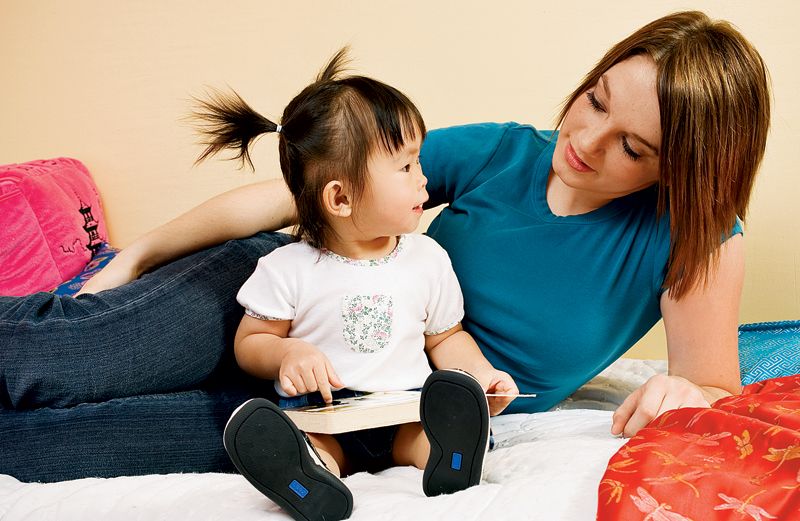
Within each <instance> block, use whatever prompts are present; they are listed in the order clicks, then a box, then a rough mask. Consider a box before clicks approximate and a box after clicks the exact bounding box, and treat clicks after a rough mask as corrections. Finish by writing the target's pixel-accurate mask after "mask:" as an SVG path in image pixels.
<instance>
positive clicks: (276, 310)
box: [236, 248, 297, 320]
mask: <svg viewBox="0 0 800 521" xmlns="http://www.w3.org/2000/svg"><path fill="white" fill-rule="evenodd" d="M279 250H280V248H279V249H277V250H275V251H273V252H272V253H270V254H269V255H266V256H264V257H261V258H260V259H259V260H258V265H257V266H256V269H255V271H254V272H253V274H252V275H250V278H249V279H247V280H246V281H245V283H244V285H242V287H241V289H240V290H239V293H238V294H237V295H236V300H237V301H239V304H241V305H242V306H244V309H245V313H247V314H248V315H250V316H252V317H255V318H259V319H262V320H294V317H295V306H294V303H295V300H296V291H297V288H296V287H295V284H294V281H295V277H294V276H293V275H292V266H291V264H290V263H289V262H287V261H288V259H287V258H286V256H285V255H281V254H280V253H279Z"/></svg>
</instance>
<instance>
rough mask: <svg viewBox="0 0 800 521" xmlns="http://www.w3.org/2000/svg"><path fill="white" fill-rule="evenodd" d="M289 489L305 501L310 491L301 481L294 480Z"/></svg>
mask: <svg viewBox="0 0 800 521" xmlns="http://www.w3.org/2000/svg"><path fill="white" fill-rule="evenodd" d="M289 489H290V490H291V491H292V492H294V493H295V494H297V496H298V497H299V498H300V499H305V497H306V496H307V495H308V489H307V488H306V487H304V486H303V485H301V484H300V482H299V481H297V480H296V479H293V480H292V482H291V483H289Z"/></svg>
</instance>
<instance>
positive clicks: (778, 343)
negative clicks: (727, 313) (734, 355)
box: [739, 320, 800, 385]
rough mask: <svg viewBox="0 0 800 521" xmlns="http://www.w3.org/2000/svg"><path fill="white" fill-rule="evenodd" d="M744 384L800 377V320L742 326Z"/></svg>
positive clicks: (740, 358)
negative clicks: (785, 377)
mask: <svg viewBox="0 0 800 521" xmlns="http://www.w3.org/2000/svg"><path fill="white" fill-rule="evenodd" d="M739 366H740V368H741V371H742V384H743V385H747V384H751V383H753V382H760V381H761V380H766V379H768V378H777V377H780V376H788V375H793V374H800V320H792V321H783V322H761V323H758V324H742V325H741V326H739Z"/></svg>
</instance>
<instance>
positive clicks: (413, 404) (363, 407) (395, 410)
mask: <svg viewBox="0 0 800 521" xmlns="http://www.w3.org/2000/svg"><path fill="white" fill-rule="evenodd" d="M421 394H422V393H421V392H420V391H386V392H375V393H369V394H365V395H363V396H354V397H352V398H342V399H338V400H334V401H333V403H330V404H326V405H308V406H305V407H294V408H291V409H284V411H283V412H285V413H286V415H287V416H289V418H290V419H291V420H292V421H293V422H294V423H295V425H297V428H298V429H300V430H301V431H306V432H315V433H320V434H338V433H340V432H351V431H360V430H363V429H373V428H375V427H385V426H387V425H398V424H401V423H410V422H418V421H419V399H420V395H421Z"/></svg>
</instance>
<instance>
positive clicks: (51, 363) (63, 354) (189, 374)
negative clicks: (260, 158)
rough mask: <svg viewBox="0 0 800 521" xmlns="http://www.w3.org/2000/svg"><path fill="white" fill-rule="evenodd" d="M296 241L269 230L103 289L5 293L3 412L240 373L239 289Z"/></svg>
mask: <svg viewBox="0 0 800 521" xmlns="http://www.w3.org/2000/svg"><path fill="white" fill-rule="evenodd" d="M290 240H291V239H290V237H289V236H287V235H283V234H273V233H270V234H268V233H262V234H258V235H255V236H253V237H251V238H248V239H242V240H236V241H230V242H228V243H226V244H224V245H221V246H218V247H215V248H210V249H208V250H203V251H200V252H198V253H195V254H193V255H189V256H187V257H184V258H182V259H179V260H177V261H175V262H172V263H170V264H167V265H166V266H163V267H161V268H159V269H156V270H154V271H153V272H151V273H149V274H146V275H144V276H143V277H141V278H140V279H138V280H136V281H133V282H131V283H130V284H126V285H125V286H122V287H120V288H115V289H112V290H109V291H103V292H100V293H98V294H96V295H82V296H80V297H78V298H72V297H66V296H56V295H52V294H49V293H36V294H34V295H30V296H27V297H0V409H33V408H37V407H68V406H73V405H77V404H80V403H85V402H102V401H105V400H109V399H112V398H120V397H126V396H136V395H144V394H153V393H166V392H173V391H183V390H189V389H196V388H198V387H199V386H200V385H201V384H203V383H205V382H208V381H209V379H223V380H225V379H230V378H235V376H233V375H234V374H235V369H234V363H233V357H232V353H231V351H232V350H231V346H232V344H233V337H234V334H235V332H236V328H237V326H238V324H239V320H240V319H241V316H242V308H241V306H239V304H238V303H237V302H236V293H237V291H238V290H239V287H240V286H241V285H242V284H243V283H244V281H245V280H246V279H247V277H249V276H250V274H251V273H252V271H253V269H254V268H255V265H256V261H257V260H258V258H259V257H261V256H263V255H265V254H267V253H268V252H270V251H272V250H273V249H274V248H276V247H278V246H282V245H284V244H287V243H288V242H290ZM4 445H5V443H4Z"/></svg>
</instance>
